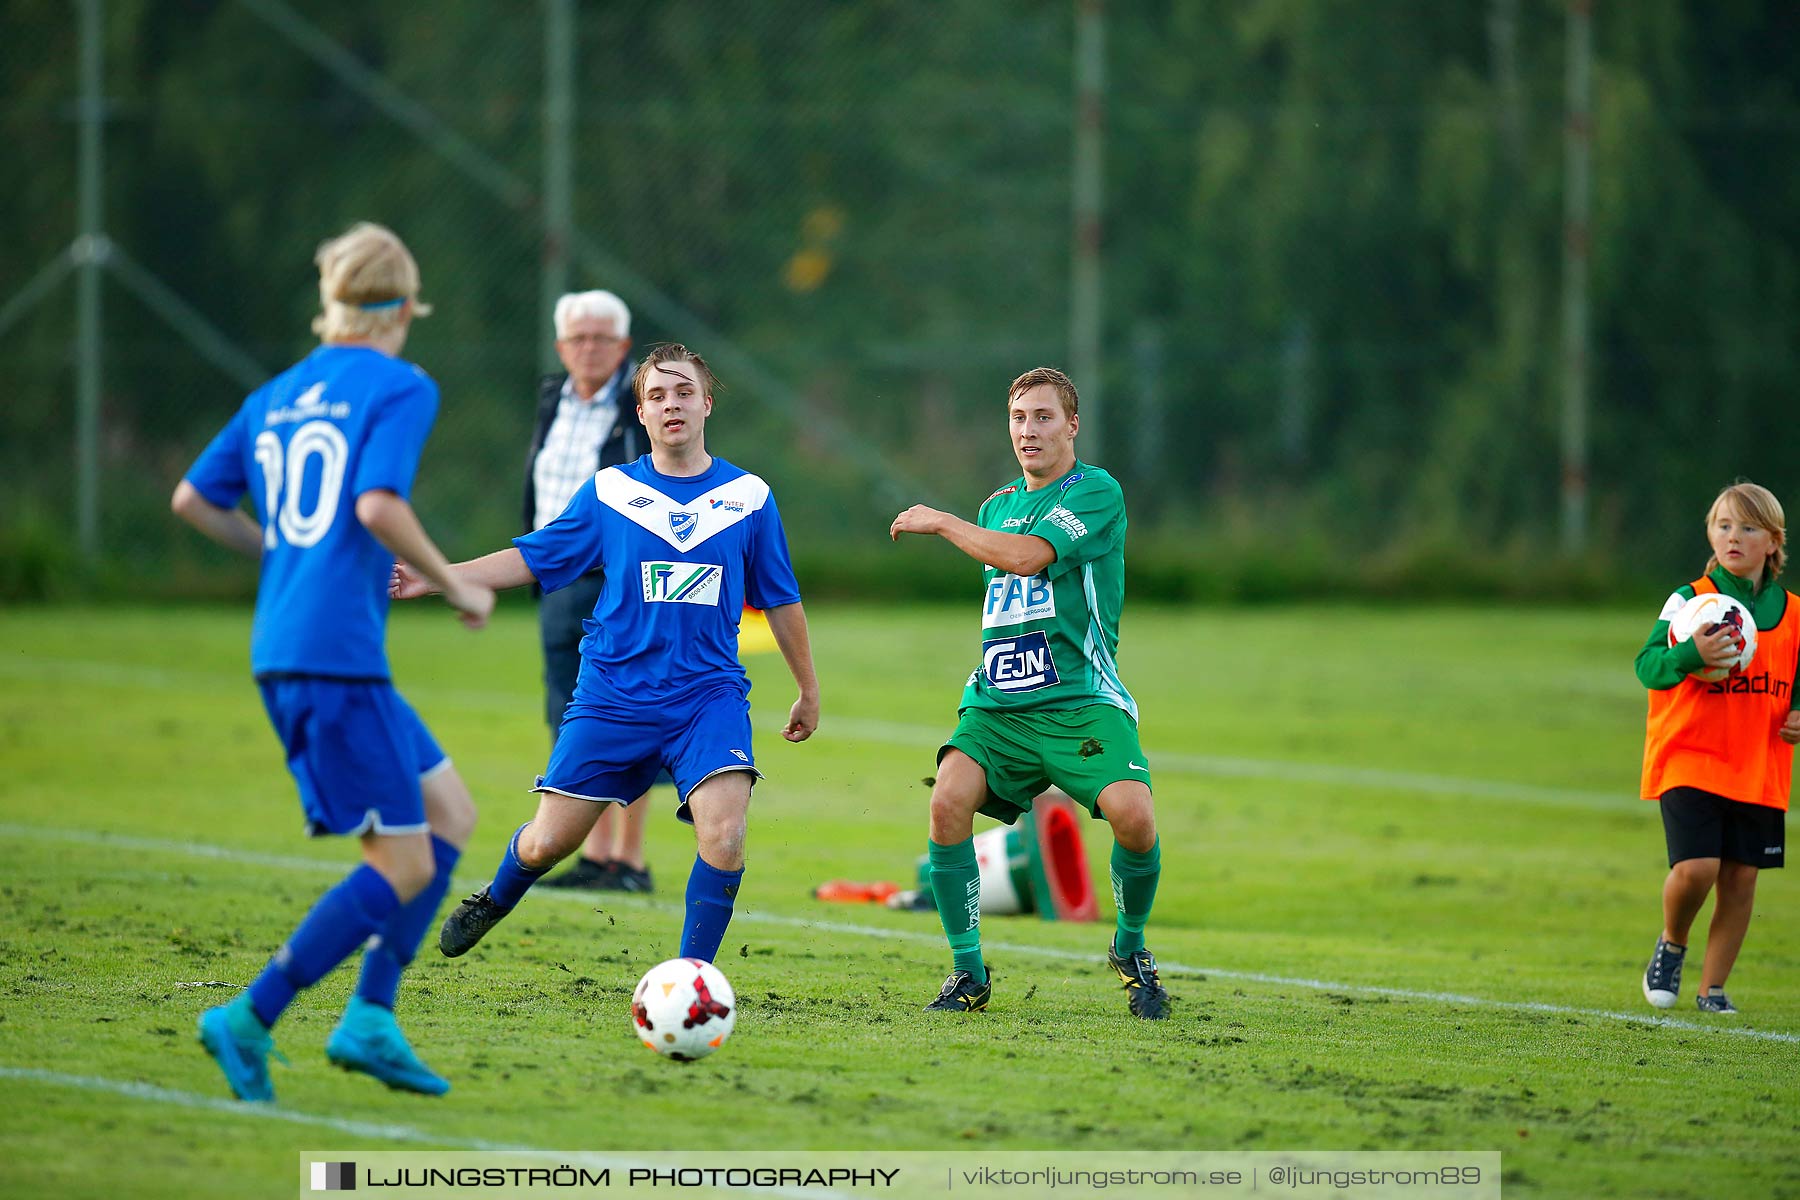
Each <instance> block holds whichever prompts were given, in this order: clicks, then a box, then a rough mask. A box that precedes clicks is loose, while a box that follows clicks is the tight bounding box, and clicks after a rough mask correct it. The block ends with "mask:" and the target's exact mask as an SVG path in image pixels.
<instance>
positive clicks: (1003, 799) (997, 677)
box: [888, 367, 1169, 1020]
mask: <svg viewBox="0 0 1800 1200" xmlns="http://www.w3.org/2000/svg"><path fill="white" fill-rule="evenodd" d="M1079 409H1080V397H1079V396H1078V395H1077V394H1076V391H1075V385H1074V384H1073V383H1072V382H1070V380H1069V377H1068V376H1067V375H1064V374H1063V373H1062V372H1061V371H1058V370H1054V369H1052V368H1050V367H1038V368H1036V369H1035V370H1031V371H1027V372H1025V374H1023V375H1021V376H1019V377H1018V378H1017V379H1015V380H1013V384H1012V387H1011V388H1010V389H1009V390H1008V392H1007V421H1008V426H1009V428H1010V430H1011V434H1012V446H1013V453H1014V455H1015V456H1017V458H1018V460H1019V465H1020V466H1021V467H1022V468H1024V471H1025V474H1024V476H1023V477H1022V478H1020V479H1016V480H1014V481H1013V482H1011V483H1009V484H1007V485H1006V486H1004V487H1002V488H1000V489H999V490H998V491H996V492H995V493H994V494H993V495H991V496H989V497H988V498H987V500H986V502H985V503H983V504H982V506H981V512H980V514H979V515H978V516H977V517H976V520H975V523H974V524H970V523H969V522H967V521H964V520H962V519H961V518H960V517H956V516H953V515H951V514H950V513H946V512H939V511H938V510H937V509H934V508H927V507H925V506H924V505H922V504H919V505H914V506H913V507H912V508H909V509H907V510H906V511H905V512H903V513H901V514H900V515H899V516H898V517H895V518H894V523H893V526H892V527H891V528H890V529H889V530H888V533H889V536H891V537H892V538H893V539H894V540H896V541H898V540H899V538H900V535H901V534H903V533H924V534H936V535H937V536H938V537H941V538H943V539H944V540H945V541H947V542H949V543H950V544H951V545H953V546H955V547H956V548H957V549H958V550H961V551H962V552H963V553H964V554H967V555H968V556H969V557H970V558H973V559H974V560H975V561H977V562H979V563H981V564H982V566H983V568H984V570H983V572H982V577H983V582H984V583H985V585H986V587H985V589H984V599H983V604H982V615H981V663H980V665H979V666H977V667H976V668H975V671H974V673H973V674H971V675H970V676H969V684H968V687H967V688H966V689H965V690H964V692H963V698H962V705H961V719H960V720H959V721H958V722H957V726H956V732H955V733H953V734H952V735H951V736H950V740H949V742H947V743H946V744H945V745H944V747H943V748H942V749H940V750H939V751H938V774H937V782H936V784H935V785H934V786H933V787H932V789H931V844H930V852H931V892H932V895H933V896H934V897H935V898H936V900H937V907H938V916H939V918H940V919H942V921H943V923H944V933H945V935H946V936H947V937H948V938H949V940H950V950H951V954H952V956H953V958H954V960H955V968H954V970H952V971H951V973H950V977H949V978H948V979H946V980H945V981H944V986H943V990H942V991H941V992H940V993H939V995H938V998H937V999H936V1000H934V1001H932V1002H931V1003H930V1004H928V1005H926V1009H927V1011H947V1012H974V1011H977V1010H980V1009H983V1008H986V1007H987V1003H988V999H989V997H990V996H992V995H993V980H992V978H991V976H990V974H989V972H988V969H987V964H986V963H984V962H983V961H982V958H981V908H980V899H981V879H980V874H979V871H978V870H977V867H976V862H975V845H974V835H975V814H976V813H977V812H982V813H986V814H987V815H988V816H990V817H994V818H996V819H998V820H1001V821H1005V822H1006V823H1007V824H1009V825H1010V824H1011V823H1013V822H1014V821H1016V820H1018V818H1019V814H1020V813H1023V812H1025V811H1027V810H1029V809H1030V808H1031V803H1032V800H1033V798H1034V797H1036V796H1038V795H1039V794H1040V793H1042V792H1043V791H1044V789H1045V788H1046V787H1049V786H1050V785H1052V784H1054V785H1056V786H1057V787H1060V788H1061V789H1062V790H1063V791H1065V792H1067V793H1069V795H1070V796H1072V797H1074V799H1075V800H1076V802H1077V803H1079V804H1081V805H1082V806H1083V807H1084V808H1086V809H1087V810H1088V811H1089V812H1090V813H1091V814H1093V815H1094V816H1095V817H1099V818H1102V819H1104V820H1106V821H1107V822H1108V823H1109V824H1111V825H1112V831H1113V842H1114V845H1113V853H1112V883H1113V900H1114V902H1115V903H1116V905H1117V906H1118V912H1119V919H1118V927H1117V929H1116V931H1115V932H1114V935H1113V943H1112V946H1111V947H1110V948H1109V949H1108V951H1107V959H1108V961H1110V962H1111V964H1112V967H1113V970H1115V971H1117V972H1118V975H1119V978H1120V980H1122V981H1123V983H1124V985H1125V989H1126V994H1127V998H1128V999H1129V1001H1130V1005H1131V1011H1132V1013H1133V1014H1134V1015H1136V1016H1139V1017H1143V1018H1146V1019H1148V1020H1158V1019H1161V1018H1163V1017H1167V1016H1168V1015H1169V993H1168V992H1167V991H1165V990H1164V989H1163V986H1162V982H1161V980H1160V979H1159V978H1158V977H1157V970H1156V959H1155V958H1154V957H1153V956H1152V955H1151V953H1150V951H1148V950H1146V949H1145V948H1144V923H1145V921H1147V920H1148V919H1149V916H1150V908H1151V905H1152V903H1153V902H1154V901H1155V899H1156V883H1157V880H1158V878H1159V877H1160V875H1161V871H1162V866H1161V862H1162V856H1161V850H1160V846H1159V843H1158V841H1157V837H1156V811H1155V806H1154V803H1153V802H1152V800H1151V796H1150V760H1149V759H1148V758H1146V757H1145V756H1144V752H1143V748H1142V747H1141V746H1139V744H1138V735H1137V702H1136V701H1135V700H1133V699H1132V698H1131V693H1129V692H1127V691H1126V690H1125V684H1124V683H1123V682H1122V681H1121V680H1120V678H1119V669H1118V664H1117V661H1116V655H1117V653H1118V648H1119V610H1120V608H1121V607H1122V606H1123V604H1124V599H1125V499H1124V496H1123V494H1122V493H1121V492H1120V490H1119V485H1118V482H1117V481H1116V480H1114V479H1113V477H1112V476H1111V475H1108V474H1107V473H1106V472H1105V471H1102V470H1100V469H1099V468H1098V467H1093V466H1089V465H1088V464H1086V463H1083V462H1080V461H1079V460H1077V459H1076V457H1075V435H1076V434H1077V432H1079V430H1080V427H1081V419H1080V416H1079Z"/></svg>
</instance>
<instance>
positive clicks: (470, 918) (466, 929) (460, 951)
mask: <svg viewBox="0 0 1800 1200" xmlns="http://www.w3.org/2000/svg"><path fill="white" fill-rule="evenodd" d="M511 911H512V909H510V908H501V907H500V906H499V905H498V904H495V903H494V901H493V898H492V897H491V896H489V895H488V890H487V889H486V888H482V889H481V890H480V891H479V892H476V893H475V894H474V895H473V896H470V897H469V898H468V899H467V900H464V901H463V902H462V903H461V904H459V905H457V906H456V911H454V912H452V913H451V914H450V915H449V916H447V917H445V918H444V927H443V929H441V930H439V931H438V949H439V950H442V951H443V952H444V957H445V958H459V957H461V956H462V955H464V954H467V953H468V952H469V951H470V950H473V949H474V948H475V943H476V942H479V941H480V940H481V939H482V938H484V937H486V936H487V931H488V930H490V929H492V928H493V927H494V926H496V925H498V924H499V923H500V919H501V918H502V917H504V916H506V914H507V913H509V912H511Z"/></svg>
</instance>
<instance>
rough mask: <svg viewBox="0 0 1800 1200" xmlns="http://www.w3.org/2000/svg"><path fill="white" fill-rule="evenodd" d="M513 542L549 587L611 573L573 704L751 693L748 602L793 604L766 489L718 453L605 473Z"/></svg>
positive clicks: (794, 590)
mask: <svg viewBox="0 0 1800 1200" xmlns="http://www.w3.org/2000/svg"><path fill="white" fill-rule="evenodd" d="M513 545H515V546H517V547H518V548H519V551H520V553H522V554H523V555H524V556H525V565H526V566H528V567H529V568H531V573H532V574H533V575H534V576H536V577H537V581H538V582H539V583H540V584H542V585H543V586H544V588H545V590H547V591H555V590H556V589H557V588H560V587H566V586H567V585H568V584H570V583H573V582H574V581H575V580H577V579H579V578H580V577H581V576H582V575H584V574H586V573H587V572H589V571H592V570H595V569H596V568H602V569H604V570H605V572H606V579H605V582H604V584H603V585H602V586H601V589H600V599H599V601H598V602H597V603H596V604H595V605H594V619H593V620H591V621H589V622H587V636H585V637H584V638H582V640H581V674H580V675H579V676H578V678H577V680H576V683H575V702H576V703H577V704H590V705H599V706H602V707H606V706H618V705H624V706H627V707H633V708H636V707H641V706H643V705H645V704H658V705H662V704H667V703H670V702H673V701H679V700H681V699H684V698H686V697H689V696H693V695H696V694H698V693H700V692H703V691H705V690H706V689H708V688H712V687H718V686H719V685H721V684H725V685H735V686H737V687H739V688H741V689H743V690H744V691H745V692H746V693H747V692H748V691H749V687H750V685H749V680H748V678H747V677H746V675H745V673H744V668H743V666H742V665H741V664H740V663H739V662H738V657H737V648H738V647H737V642H738V620H739V618H740V617H741V616H742V614H743V611H744V604H745V602H746V601H748V602H749V603H750V604H752V605H754V606H755V607H757V608H774V607H776V606H777V605H782V604H794V603H797V602H798V601H799V599H800V585H799V583H798V582H797V581H796V580H795V579H794V568H793V566H792V564H791V563H790V561H789V559H788V548H787V535H786V533H785V532H783V530H782V527H781V515H780V513H778V512H777V511H776V508H775V498H774V497H773V496H772V495H770V494H769V485H768V484H766V483H764V482H763V481H762V480H761V479H759V478H758V477H756V476H755V475H751V474H749V473H748V472H746V471H743V470H741V469H740V468H738V467H735V466H733V465H732V464H730V463H728V462H726V461H725V460H724V459H722V458H714V459H713V461H712V465H711V466H710V467H708V468H707V469H706V470H705V471H704V472H702V473H701V474H699V475H695V476H691V477H685V478H684V477H677V476H673V475H664V474H662V473H661V472H659V471H658V470H657V469H656V468H655V467H653V466H652V465H651V463H650V456H649V455H648V454H646V455H644V456H643V457H641V458H639V459H638V460H637V461H635V462H630V463H626V464H625V465H623V466H619V467H608V468H607V469H606V470H604V471H601V472H600V473H599V474H597V475H595V476H594V479H593V482H592V483H591V484H589V485H588V486H586V487H583V488H582V489H580V490H579V491H577V492H576V493H575V496H574V498H573V499H571V500H570V501H569V506H568V507H567V508H565V509H564V510H563V512H562V515H561V516H559V517H557V518H556V520H554V521H552V522H550V523H549V524H548V525H546V526H544V527H543V528H542V529H540V530H538V531H537V532H536V533H532V534H527V535H526V536H524V537H516V538H514V539H513Z"/></svg>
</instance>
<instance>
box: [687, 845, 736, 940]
mask: <svg viewBox="0 0 1800 1200" xmlns="http://www.w3.org/2000/svg"><path fill="white" fill-rule="evenodd" d="M743 878H744V869H743V868H742V867H739V868H738V869H737V870H735V871H721V870H719V868H717V867H715V866H713V865H711V864H710V863H708V862H707V861H706V860H705V859H703V858H701V857H700V856H699V855H698V854H696V855H694V869H693V870H692V871H690V872H689V873H688V884H687V919H686V921H684V922H683V924H682V926H681V957H682V958H698V959H703V960H704V961H706V962H711V961H712V960H713V959H714V958H715V957H717V955H718V953H719V943H720V942H722V941H724V940H725V927H726V926H727V925H730V924H731V909H732V906H733V905H734V904H736V903H737V894H738V882H739V881H740V880H742V879H743Z"/></svg>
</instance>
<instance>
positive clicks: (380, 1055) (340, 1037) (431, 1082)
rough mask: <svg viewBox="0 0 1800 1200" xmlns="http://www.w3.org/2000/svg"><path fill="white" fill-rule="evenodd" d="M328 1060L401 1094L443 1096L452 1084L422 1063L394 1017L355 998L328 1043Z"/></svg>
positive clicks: (326, 1054) (374, 1005) (352, 998)
mask: <svg viewBox="0 0 1800 1200" xmlns="http://www.w3.org/2000/svg"><path fill="white" fill-rule="evenodd" d="M325 1057H326V1058H328V1059H330V1060H331V1061H332V1062H333V1063H335V1064H337V1065H338V1066H340V1067H342V1068H344V1070H346V1071H361V1072H362V1073H363V1074H365V1075H373V1076H374V1077H375V1078H376V1079H379V1080H381V1082H383V1083H385V1084H387V1085H388V1086H389V1087H391V1088H394V1089H395V1090H397V1091H403V1092H418V1093H419V1094H420V1095H423V1096H441V1095H443V1094H444V1093H445V1092H447V1091H449V1090H450V1081H449V1080H447V1079H445V1078H444V1077H443V1076H441V1075H438V1074H437V1073H435V1072H434V1071H432V1070H431V1068H430V1067H427V1066H426V1065H425V1064H424V1063H422V1062H420V1061H419V1056H418V1055H417V1054H414V1053H413V1048H412V1047H411V1046H409V1045H407V1043H406V1035H405V1034H403V1033H401V1032H400V1023H399V1022H398V1021H396V1020H394V1014H393V1013H391V1012H389V1011H388V1010H387V1009H385V1008H383V1007H381V1005H379V1004H371V1003H369V1001H367V1000H364V999H363V998H362V997H361V996H352V997H351V998H350V1005H349V1007H348V1008H346V1009H344V1017H343V1019H342V1020H341V1021H339V1022H338V1025H337V1028H336V1029H334V1030H332V1031H331V1040H329V1041H327V1042H326V1043H325Z"/></svg>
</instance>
